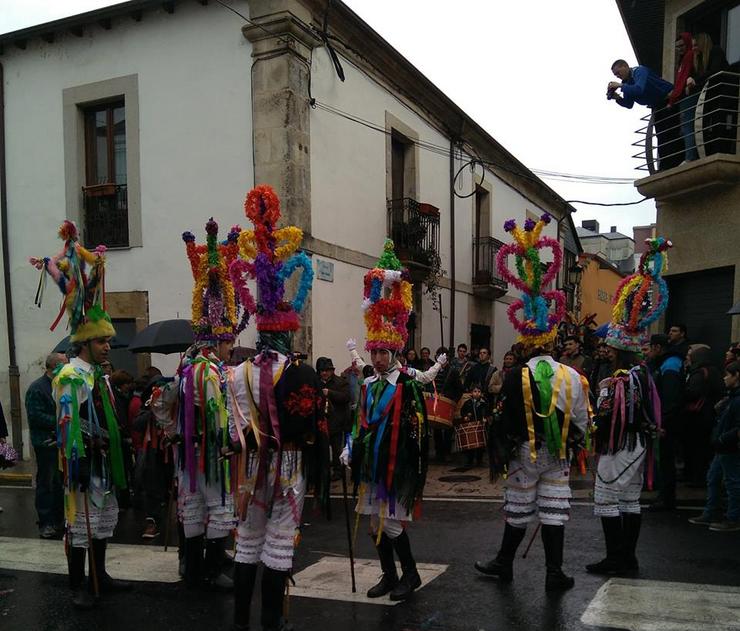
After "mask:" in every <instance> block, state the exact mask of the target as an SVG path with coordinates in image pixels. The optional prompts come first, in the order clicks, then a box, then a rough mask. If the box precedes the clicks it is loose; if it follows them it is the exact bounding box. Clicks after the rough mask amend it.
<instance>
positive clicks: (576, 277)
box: [568, 263, 583, 287]
mask: <svg viewBox="0 0 740 631" xmlns="http://www.w3.org/2000/svg"><path fill="white" fill-rule="evenodd" d="M582 274H583V268H582V267H581V266H580V265H578V263H576V264H575V265H573V266H572V267H570V268H568V284H569V285H570V286H571V287H576V286H577V285H578V283H579V282H580V281H581V275H582Z"/></svg>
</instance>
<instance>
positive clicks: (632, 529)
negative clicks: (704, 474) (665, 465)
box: [586, 237, 671, 574]
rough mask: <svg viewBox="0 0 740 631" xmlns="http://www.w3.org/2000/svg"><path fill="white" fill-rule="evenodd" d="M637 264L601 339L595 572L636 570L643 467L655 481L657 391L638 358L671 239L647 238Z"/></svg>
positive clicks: (658, 300) (659, 295) (659, 300)
mask: <svg viewBox="0 0 740 631" xmlns="http://www.w3.org/2000/svg"><path fill="white" fill-rule="evenodd" d="M646 243H647V244H648V249H647V251H645V252H644V253H643V255H642V257H641V259H640V265H639V268H638V271H637V272H636V273H634V274H632V275H631V276H628V277H627V278H625V279H624V280H623V281H622V282H621V283H620V285H619V287H618V288H617V292H616V294H615V298H614V309H613V312H612V321H611V324H610V325H609V329H608V331H607V335H606V344H607V345H608V346H610V347H611V348H612V349H615V351H616V357H617V363H616V365H614V366H613V368H614V369H615V372H614V373H613V375H612V376H611V377H609V378H607V379H604V380H603V381H601V383H600V384H599V397H598V403H597V411H596V418H595V424H596V428H595V431H594V447H595V451H596V453H597V454H598V466H597V471H596V480H595V483H594V515H596V516H597V517H601V523H602V527H603V529H604V537H605V539H606V551H607V555H606V558H605V559H604V560H602V561H600V562H598V563H592V564H589V565H587V566H586V569H587V570H588V571H589V572H592V573H596V574H621V573H624V572H634V571H636V570H637V569H638V563H637V557H636V556H635V548H636V546H637V540H638V537H639V534H640V523H641V518H640V493H641V492H642V486H643V474H644V471H645V468H646V466H647V472H648V480H647V482H648V488H652V484H653V472H654V468H655V460H656V455H657V454H656V452H657V451H658V442H659V441H658V434H659V432H660V422H661V410H660V398H659V396H658V392H657V389H656V387H655V383H654V382H653V379H652V377H651V375H650V370H649V369H648V368H647V366H645V365H644V364H640V363H638V360H637V355H636V354H637V353H639V352H640V348H641V346H642V344H643V343H645V342H646V341H647V331H648V327H649V326H650V325H651V324H652V323H653V322H655V321H656V320H657V319H658V318H659V317H660V316H661V315H662V313H663V312H664V311H665V309H666V308H667V306H668V287H667V284H666V282H665V280H664V279H663V278H662V272H663V270H664V268H665V265H666V262H667V250H668V248H670V247H671V242H670V241H667V240H665V239H663V238H662V237H658V238H656V239H647V240H646Z"/></svg>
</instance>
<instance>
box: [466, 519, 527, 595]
mask: <svg viewBox="0 0 740 631" xmlns="http://www.w3.org/2000/svg"><path fill="white" fill-rule="evenodd" d="M526 532H527V529H526V528H515V527H514V526H512V525H511V524H509V523H507V524H506V526H505V527H504V538H503V540H502V541H501V548H500V549H499V551H498V554H497V555H496V558H495V559H491V560H490V561H476V562H475V569H476V570H478V571H479V572H482V573H483V574H486V575H487V576H496V577H498V579H499V581H501V582H502V583H510V582H511V581H512V579H513V578H514V567H513V565H514V557H515V556H516V551H517V549H518V548H519V544H520V543H521V542H522V540H523V539H524V534H525V533H526Z"/></svg>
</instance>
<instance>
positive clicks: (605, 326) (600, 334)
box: [594, 322, 609, 337]
mask: <svg viewBox="0 0 740 631" xmlns="http://www.w3.org/2000/svg"><path fill="white" fill-rule="evenodd" d="M608 330H609V323H608V322H607V323H606V324H602V325H601V326H600V327H599V328H597V329H595V330H594V335H595V336H596V337H606V332H607V331H608Z"/></svg>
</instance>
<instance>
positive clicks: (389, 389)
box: [365, 383, 396, 482]
mask: <svg viewBox="0 0 740 631" xmlns="http://www.w3.org/2000/svg"><path fill="white" fill-rule="evenodd" d="M373 385H375V384H373ZM395 393H396V386H395V385H393V384H391V383H388V384H387V385H386V387H385V390H383V394H382V395H381V396H380V400H379V401H378V403H377V405H375V407H373V403H374V400H375V397H374V395H373V388H372V387H369V388H367V398H366V401H365V405H366V407H365V409H366V410H368V411H369V414H368V416H367V423H368V425H375V424H377V423H378V422H379V421H380V425H379V427H378V429H377V430H376V431H375V445H374V446H373V473H372V479H373V482H377V470H378V455H379V453H380V445H381V443H382V442H383V435H384V434H385V426H386V425H387V423H388V415H387V414H383V412H384V411H385V409H386V408H387V407H388V404H389V403H390V401H391V399H392V398H393V396H394V395H395ZM381 416H382V421H381Z"/></svg>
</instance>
